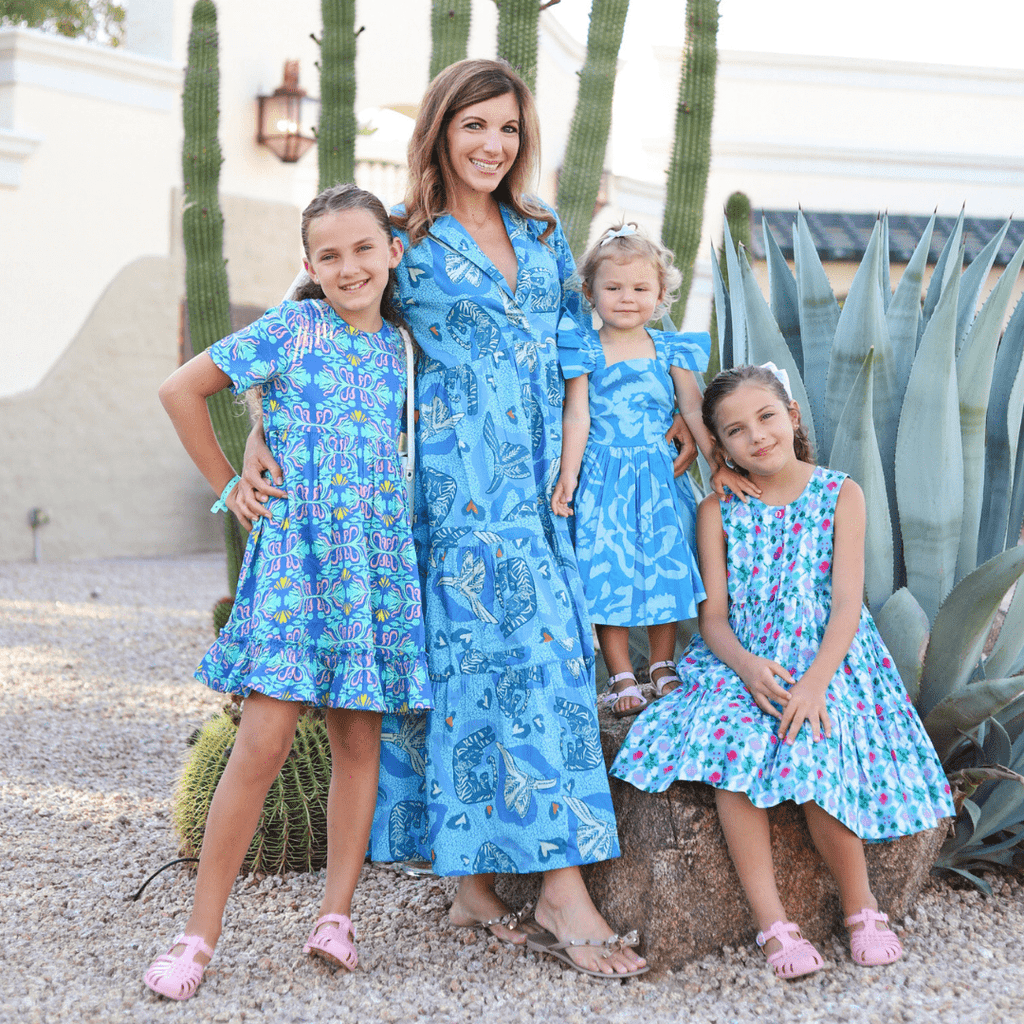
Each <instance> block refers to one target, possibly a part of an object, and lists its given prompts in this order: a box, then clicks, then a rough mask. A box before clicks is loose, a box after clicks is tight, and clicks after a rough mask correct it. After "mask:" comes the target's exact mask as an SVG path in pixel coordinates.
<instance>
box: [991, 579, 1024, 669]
mask: <svg viewBox="0 0 1024 1024" xmlns="http://www.w3.org/2000/svg"><path fill="white" fill-rule="evenodd" d="M1022 650H1024V587H1021V586H1018V587H1017V589H1016V590H1015V591H1014V594H1013V600H1012V601H1010V607H1009V608H1007V609H1006V618H1005V619H1003V625H1002V627H1001V628H1000V630H999V637H998V639H997V640H996V642H995V644H994V646H993V647H992V652H991V653H990V654H989V656H988V657H987V658H986V659H985V675H987V676H1013V675H1017V674H1018V672H1020V671H1024V660H1022V659H1021V651H1022Z"/></svg>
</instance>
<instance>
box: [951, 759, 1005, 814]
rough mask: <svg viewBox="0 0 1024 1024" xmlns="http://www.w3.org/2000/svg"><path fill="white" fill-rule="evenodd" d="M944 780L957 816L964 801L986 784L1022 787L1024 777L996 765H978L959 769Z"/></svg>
mask: <svg viewBox="0 0 1024 1024" xmlns="http://www.w3.org/2000/svg"><path fill="white" fill-rule="evenodd" d="M946 778H947V780H948V781H949V787H950V789H951V790H952V792H951V793H950V795H951V796H952V798H953V806H954V807H955V808H956V810H957V813H958V814H959V813H960V808H961V807H962V806H963V802H964V800H966V799H967V798H969V797H972V796H974V794H975V792H977V789H978V787H979V786H982V785H984V784H985V783H986V782H1003V781H1005V782H1019V783H1020V784H1021V785H1022V786H1024V776H1021V775H1018V774H1017V773H1016V772H1014V771H1010V769H1009V768H1004V767H1003V766H1002V765H998V764H980V765H975V766H974V767H971V768H960V769H958V770H957V771H955V772H952V773H951V774H949V775H947V776H946Z"/></svg>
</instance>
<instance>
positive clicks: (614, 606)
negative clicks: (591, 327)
mask: <svg viewBox="0 0 1024 1024" xmlns="http://www.w3.org/2000/svg"><path fill="white" fill-rule="evenodd" d="M648 333H649V335H650V337H651V340H652V341H653V343H654V351H655V357H654V358H653V359H626V360H622V361H620V362H617V363H612V365H611V366H609V365H608V364H607V363H606V362H605V357H604V349H603V347H602V345H601V339H600V338H599V337H598V335H597V332H596V331H590V332H588V333H586V334H584V335H581V334H580V333H579V332H578V331H576V332H565V333H563V334H561V335H560V336H559V341H558V358H559V361H560V362H561V364H562V373H563V375H564V376H565V377H566V378H571V377H579V376H582V375H583V374H589V379H588V385H589V392H590V437H589V438H588V439H587V448H586V451H585V452H584V455H583V463H582V465H581V466H580V479H579V484H578V486H577V488H576V494H575V498H574V503H573V513H574V515H573V519H572V520H571V523H573V524H575V544H576V559H577V561H578V562H579V567H580V576H581V577H582V579H583V591H584V593H585V595H586V599H587V607H588V608H589V610H590V617H591V619H592V620H593V621H594V622H599V623H606V624H609V625H614V626H650V625H657V624H659V623H662V622H678V621H679V620H680V619H692V618H693V617H694V616H695V615H696V614H697V605H698V604H700V602H701V601H703V600H704V597H705V594H704V587H703V584H702V583H701V581H700V572H699V570H698V568H697V558H696V556H695V554H694V526H695V522H696V515H697V504H696V501H695V500H694V497H693V491H692V490H691V488H690V484H689V480H688V478H687V477H686V476H685V475H683V476H679V477H674V476H673V470H672V461H673V459H674V458H675V455H676V453H675V450H674V449H673V447H672V445H671V444H670V443H669V442H668V441H666V440H665V432H666V431H667V430H668V429H669V427H670V426H671V425H672V411H673V409H674V408H675V404H676V397H675V389H674V387H673V384H672V378H671V376H670V375H669V366H670V365H671V366H679V367H682V368H683V369H684V370H692V371H694V372H698V373H699V372H700V371H702V370H705V369H707V365H708V353H709V352H710V348H711V336H710V335H709V334H708V333H707V332H701V333H694V334H674V333H668V332H666V331H653V330H651V331H648ZM581 338H582V344H580V343H579V341H580V339H581Z"/></svg>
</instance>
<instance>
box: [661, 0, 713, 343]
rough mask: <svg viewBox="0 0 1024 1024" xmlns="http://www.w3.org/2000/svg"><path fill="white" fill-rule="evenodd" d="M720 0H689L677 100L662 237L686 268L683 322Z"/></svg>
mask: <svg viewBox="0 0 1024 1024" xmlns="http://www.w3.org/2000/svg"><path fill="white" fill-rule="evenodd" d="M717 36H718V0H686V42H685V44H684V49H683V71H682V76H681V77H680V80H679V99H678V102H677V104H676V127H675V141H674V143H673V146H672V159H671V162H670V163H669V169H668V186H667V189H666V194H665V219H664V222H663V224H662V228H661V237H662V241H664V243H665V244H666V245H667V246H668V247H669V248H670V249H671V250H672V251H673V252H674V253H675V254H676V264H677V265H678V267H679V269H680V270H681V271H682V273H683V284H682V287H681V289H680V291H679V300H678V301H677V302H676V304H675V305H674V306H673V307H672V313H671V315H672V319H673V321H674V322H675V323H677V324H681V323H682V322H683V314H684V313H685V312H686V299H687V296H688V295H689V291H690V284H691V282H692V280H693V263H694V260H695V259H696V258H697V251H698V247H699V245H700V231H701V225H702V224H703V222H704V196H705V194H706V192H707V185H708V169H709V167H710V165H711V119H712V117H713V115H714V112H715V73H716V71H717V70H718V48H717V45H716V40H717Z"/></svg>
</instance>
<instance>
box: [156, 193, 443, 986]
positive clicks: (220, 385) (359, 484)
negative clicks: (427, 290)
mask: <svg viewBox="0 0 1024 1024" xmlns="http://www.w3.org/2000/svg"><path fill="white" fill-rule="evenodd" d="M302 242H303V247H304V249H305V251H306V261H305V266H306V270H307V272H308V273H309V275H310V277H311V279H312V282H313V286H314V287H313V295H312V296H311V297H309V298H305V299H303V300H302V301H298V302H282V303H281V305H280V306H277V307H276V308H274V309H272V310H270V311H269V312H268V313H266V314H265V315H264V316H263V317H261V318H260V319H259V320H257V321H256V323H254V324H251V325H250V326H249V327H246V328H245V329H244V330H241V331H239V332H238V333H237V334H233V335H231V336H230V337H228V338H224V339H223V340H221V341H218V342H216V343H215V344H214V345H212V346H211V347H210V348H209V349H208V350H207V351H206V352H203V353H201V354H200V355H198V356H196V357H195V358H194V359H192V360H190V361H189V362H188V363H186V364H185V365H184V366H182V367H181V368H180V369H179V370H177V371H176V372H175V373H173V374H172V375H171V376H170V377H169V378H168V379H167V380H166V381H165V382H164V384H163V385H162V386H161V388H160V399H161V401H162V402H163V404H164V407H165V408H166V409H167V412H168V414H169V415H170V417H171V420H172V422H173V423H174V426H175V429H176V430H177V432H178V436H179V437H180V438H181V441H182V443H183V444H184V446H185V449H186V450H187V451H188V453H189V455H191V456H192V458H193V460H194V461H195V463H196V465H197V466H198V467H199V469H200V470H201V471H202V473H203V475H204V476H205V477H206V479H207V480H208V481H209V482H210V485H211V486H212V487H213V490H214V491H215V492H217V493H220V495H221V498H220V501H219V502H218V503H217V505H215V506H214V509H217V508H218V507H219V508H222V509H223V508H225V507H226V508H227V509H230V511H232V512H233V513H235V515H236V516H237V517H238V519H239V521H240V522H241V523H242V525H243V526H244V527H245V528H246V529H249V528H250V519H253V525H252V532H251V533H250V535H249V541H248V544H247V546H246V549H245V557H244V559H243V563H242V569H241V573H240V575H239V580H238V590H237V593H236V596H235V602H234V606H233V608H232V612H231V618H230V619H229V620H228V623H227V625H226V626H225V627H224V629H223V630H222V631H221V633H220V636H219V637H218V639H217V641H216V642H215V643H214V645H213V647H211V648H210V651H209V652H208V653H207V655H206V657H204V658H203V661H202V663H201V664H200V666H199V668H198V669H197V671H196V678H198V679H199V680H201V681H202V682H204V683H206V685H207V686H209V687H211V688H212V689H214V690H218V691H220V692H223V693H231V694H238V695H241V696H243V697H244V698H245V703H244V705H243V708H242V718H241V722H240V724H239V727H238V736H237V738H236V739H235V742H234V745H233V748H232V751H231V756H230V757H229V759H228V763H227V765H226V767H225V769H224V774H223V775H222V776H221V780H220V782H219V784H218V786H217V790H216V793H215V794H214V797H213V802H212V804H211V806H210V812H209V816H208V818H207V822H206V831H205V835H204V837H203V847H202V851H201V854H200V858H199V874H198V877H197V879H196V891H195V899H194V902H193V907H192V913H191V915H190V917H189V919H188V921H187V922H186V924H185V927H184V929H183V931H182V934H181V935H180V936H179V937H178V938H177V939H176V940H175V942H174V945H173V946H172V947H171V949H170V951H169V952H168V953H166V954H164V955H163V956H160V957H157V959H156V960H155V961H154V962H153V963H152V964H151V965H150V968H149V970H148V971H147V972H146V974H145V977H144V981H145V983H146V985H148V986H149V987H150V988H151V989H152V990H153V991H154V992H157V993H159V994H160V995H164V996H168V997H169V998H171V999H188V998H189V997H190V996H192V995H193V994H194V993H195V991H196V989H197V988H198V986H199V983H200V981H201V980H202V977H203V969H204V967H205V966H206V964H207V963H208V962H209V960H210V957H212V956H213V947H214V945H215V944H216V942H217V939H218V938H219V936H220V932H221V920H222V917H223V914H224V907H225V904H226V902H227V898H228V894H229V893H230V891H231V886H232V883H233V882H234V880H235V877H236V876H237V874H238V870H239V868H240V867H241V864H242V861H243V859H244V857H245V853H246V850H247V849H248V848H249V843H250V841H251V840H252V837H253V833H254V832H255V830H256V826H257V824H258V822H259V818H260V814H261V812H262V810H263V803H264V800H265V799H266V795H267V791H268V790H269V788H270V785H271V783H273V781H274V779H275V778H276V777H277V773H278V772H279V771H280V769H281V766H282V765H283V763H284V760H285V758H286V757H287V756H288V753H289V751H290V750H291V745H292V739H293V737H294V735H295V727H296V723H297V721H298V717H299V713H300V712H301V710H302V708H303V706H304V705H312V706H315V707H321V708H324V709H325V722H326V726H327V733H328V736H329V739H330V745H331V787H330V792H329V796H328V801H327V884H326V891H325V893H324V899H323V903H322V905H321V908H320V911H321V916H320V918H319V920H318V921H317V922H316V924H315V925H314V926H313V930H312V932H311V933H310V935H309V938H308V939H307V940H306V945H305V952H307V953H315V954H317V955H318V956H321V957H323V958H325V959H327V960H328V961H330V962H332V963H335V964H338V965H341V966H344V967H347V968H348V969H349V970H351V969H353V968H354V967H355V966H356V963H357V961H358V955H357V953H356V947H355V931H354V929H353V927H352V922H351V920H350V916H349V915H350V914H351V904H352V895H353V892H354V891H355V886H356V882H357V881H358V879H359V872H360V870H361V868H362V865H363V859H364V857H365V854H366V848H367V843H368V840H369V835H370V828H371V823H372V821H373V811H374V806H375V804H376V801H377V780H378V771H379V767H378V766H379V763H380V739H381V718H382V715H383V714H384V713H385V712H407V711H410V710H415V709H426V708H429V707H430V705H431V696H430V684H429V682H428V679H427V671H426V660H425V656H424V653H423V623H422V608H421V601H420V588H419V574H418V571H417V568H416V556H415V552H414V550H413V542H412V536H411V534H410V529H409V510H408V501H407V498H406V496H405V486H404V484H403V480H402V470H401V464H400V461H399V455H398V449H397V447H396V444H397V440H398V435H399V433H400V431H401V430H402V423H403V419H402V415H401V414H402V405H403V402H404V401H405V395H406V379H405V378H406V366H405V348H404V343H403V341H402V338H401V335H400V334H399V331H398V330H397V328H396V326H395V325H396V324H398V323H400V318H399V317H398V315H397V313H396V312H395V308H394V306H393V304H392V296H393V293H394V287H395V277H394V269H395V267H396V266H397V265H398V262H399V260H400V259H401V257H402V243H401V241H399V240H398V239H397V238H395V237H394V236H393V235H392V232H391V226H390V222H389V220H388V214H387V211H386V210H385V209H384V207H383V206H382V205H381V203H380V201H379V200H378V199H377V198H376V197H375V196H373V195H372V194H370V193H369V192H364V191H363V190H362V189H359V188H356V187H355V186H354V185H336V186H334V187H333V188H330V189H327V190H326V191H324V192H322V193H321V194H320V195H319V196H317V197H316V199H314V200H313V202H312V203H310V204H309V206H308V207H307V208H306V210H305V212H304V213H303V215H302ZM389 321H390V322H389ZM228 387H230V388H231V389H232V391H234V392H235V393H236V394H239V393H241V392H244V391H246V390H248V389H249V388H253V387H256V388H259V389H260V390H261V391H262V396H263V418H264V422H265V425H266V433H267V441H268V444H269V445H270V448H271V450H272V451H273V453H274V456H275V458H276V459H277V461H278V463H279V464H280V465H281V466H283V467H285V469H286V472H287V474H288V480H289V490H288V492H287V493H286V494H285V495H284V496H281V497H273V498H270V500H269V501H268V503H267V506H266V510H265V514H264V513H261V514H260V515H256V514H255V513H252V514H250V512H249V511H247V502H248V503H249V504H251V501H250V495H251V491H250V494H243V493H242V491H243V487H244V485H242V484H241V483H240V482H239V478H238V477H237V476H233V475H232V474H233V472H234V471H233V470H232V468H231V465H230V464H229V463H228V460H227V459H226V458H225V457H224V453H223V452H222V451H221V449H220V446H219V445H218V444H217V440H216V437H215V436H214V433H213V428H212V427H211V425H210V416H209V413H208V412H207V408H206V399H207V398H208V397H209V396H210V395H212V394H215V393H216V392H218V391H222V390H223V389H224V388H228Z"/></svg>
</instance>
